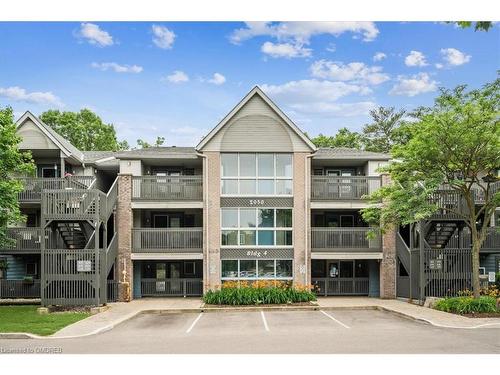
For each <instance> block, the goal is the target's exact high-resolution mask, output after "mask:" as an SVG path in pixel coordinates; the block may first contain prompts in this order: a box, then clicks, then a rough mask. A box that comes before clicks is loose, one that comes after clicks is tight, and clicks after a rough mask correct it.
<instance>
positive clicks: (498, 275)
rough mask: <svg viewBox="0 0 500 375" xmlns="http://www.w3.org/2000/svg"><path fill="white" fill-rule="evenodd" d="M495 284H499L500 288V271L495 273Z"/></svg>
mask: <svg viewBox="0 0 500 375" xmlns="http://www.w3.org/2000/svg"><path fill="white" fill-rule="evenodd" d="M495 284H497V287H498V289H500V272H497V273H496V274H495Z"/></svg>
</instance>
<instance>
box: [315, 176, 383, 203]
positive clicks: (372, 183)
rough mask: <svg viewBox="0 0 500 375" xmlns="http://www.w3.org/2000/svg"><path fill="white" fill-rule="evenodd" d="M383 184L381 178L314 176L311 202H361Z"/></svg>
mask: <svg viewBox="0 0 500 375" xmlns="http://www.w3.org/2000/svg"><path fill="white" fill-rule="evenodd" d="M381 184H382V179H381V177H380V176H369V177H367V176H353V177H349V176H345V177H337V176H312V177H311V200H313V201H336V200H337V201H338V200H361V199H363V197H364V196H365V195H368V194H370V193H372V192H373V191H375V190H377V189H379V188H380V186H381Z"/></svg>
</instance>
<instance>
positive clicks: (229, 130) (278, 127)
mask: <svg viewBox="0 0 500 375" xmlns="http://www.w3.org/2000/svg"><path fill="white" fill-rule="evenodd" d="M204 151H222V152H230V151H238V152H310V150H309V147H308V146H307V145H306V144H305V143H304V141H303V140H302V139H301V138H300V137H299V136H298V135H297V134H296V133H295V132H294V131H293V130H292V129H291V128H290V127H289V126H288V125H287V124H285V122H284V121H283V120H282V119H281V117H280V116H279V115H278V114H277V113H276V112H275V111H274V110H273V109H272V108H271V107H270V106H269V105H268V104H267V103H266V102H265V101H264V100H263V99H262V98H261V97H260V96H258V95H254V96H253V97H252V98H251V99H250V100H249V101H248V102H247V103H246V104H245V105H244V106H243V107H242V108H241V109H240V110H239V111H238V112H237V113H236V114H235V115H234V116H233V118H232V119H231V120H230V121H229V122H228V123H227V124H226V126H224V128H222V129H221V130H220V131H219V132H218V133H217V134H216V135H215V136H214V137H213V138H212V139H211V140H210V141H209V143H208V144H207V145H206V146H205V147H204Z"/></svg>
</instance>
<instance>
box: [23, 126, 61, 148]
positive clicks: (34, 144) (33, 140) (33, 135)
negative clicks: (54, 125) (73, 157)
mask: <svg viewBox="0 0 500 375" xmlns="http://www.w3.org/2000/svg"><path fill="white" fill-rule="evenodd" d="M17 134H18V135H19V136H21V137H22V142H21V144H20V146H19V148H20V149H22V150H58V149H59V147H57V146H56V144H55V143H54V142H52V141H51V140H50V139H49V138H48V137H47V136H46V135H45V134H44V133H43V132H42V131H41V130H40V128H38V126H36V125H35V124H34V123H33V122H32V121H31V120H27V121H25V122H24V123H23V124H22V125H21V126H20V127H19V129H18V130H17Z"/></svg>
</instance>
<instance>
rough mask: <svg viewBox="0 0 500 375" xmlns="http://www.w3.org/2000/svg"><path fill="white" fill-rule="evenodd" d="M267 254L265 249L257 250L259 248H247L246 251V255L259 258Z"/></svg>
mask: <svg viewBox="0 0 500 375" xmlns="http://www.w3.org/2000/svg"><path fill="white" fill-rule="evenodd" d="M266 255H267V250H264V251H259V250H248V251H247V256H249V257H256V258H261V257H263V256H264V257H265V256H266Z"/></svg>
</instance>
